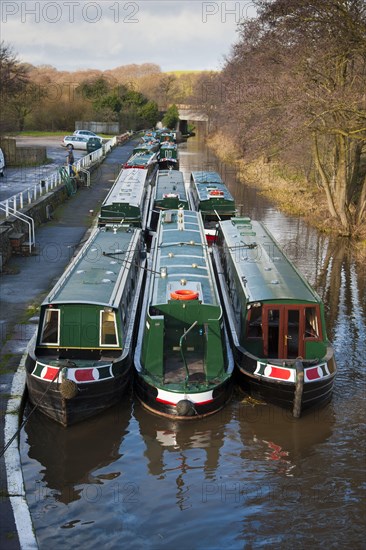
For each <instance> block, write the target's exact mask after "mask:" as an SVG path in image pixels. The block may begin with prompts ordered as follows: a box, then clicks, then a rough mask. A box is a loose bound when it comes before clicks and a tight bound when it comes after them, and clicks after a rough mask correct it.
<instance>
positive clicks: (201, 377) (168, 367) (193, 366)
mask: <svg viewBox="0 0 366 550" xmlns="http://www.w3.org/2000/svg"><path fill="white" fill-rule="evenodd" d="M185 358H186V361H187V367H188V370H189V378H188V380H189V381H190V382H198V383H202V382H205V381H206V374H205V372H204V365H203V356H202V353H199V352H197V351H186V352H185ZM186 375H187V371H186V368H185V365H184V362H183V358H182V355H181V353H180V351H173V352H171V353H170V354H169V357H165V358H164V384H177V383H181V382H184V380H185V378H186Z"/></svg>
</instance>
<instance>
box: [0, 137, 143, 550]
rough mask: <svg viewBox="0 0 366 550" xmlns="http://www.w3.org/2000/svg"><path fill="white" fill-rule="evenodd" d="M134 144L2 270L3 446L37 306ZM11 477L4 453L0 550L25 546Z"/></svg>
mask: <svg viewBox="0 0 366 550" xmlns="http://www.w3.org/2000/svg"><path fill="white" fill-rule="evenodd" d="M134 144H135V142H133V141H131V142H128V143H126V144H124V145H123V146H119V147H116V148H115V149H114V150H113V151H112V152H111V153H110V154H109V155H108V157H107V158H106V159H105V160H104V162H103V163H102V164H101V165H100V166H99V168H98V169H97V170H96V171H94V172H93V174H92V177H91V187H90V188H86V187H85V188H81V189H80V190H79V191H78V192H77V193H76V195H74V196H72V197H70V198H69V199H68V200H67V201H66V202H65V203H64V204H63V205H61V206H60V207H59V208H58V209H57V210H56V211H55V212H54V214H53V219H52V220H51V221H50V222H49V223H47V224H45V225H43V226H41V227H38V228H36V253H35V255H32V256H29V257H24V256H13V257H12V258H11V260H10V262H9V263H8V264H7V265H6V267H5V269H4V271H3V272H2V273H1V274H0V344H1V351H0V448H3V446H4V427H5V417H6V410H7V405H8V398H9V396H10V394H11V387H12V381H13V377H14V373H15V372H16V370H17V367H18V365H19V362H20V359H21V357H22V355H23V353H24V351H25V349H26V347H27V344H28V342H29V339H30V338H31V336H32V335H33V334H34V331H35V328H36V323H37V315H36V308H37V306H38V305H39V304H40V302H41V301H42V300H43V298H44V297H45V296H46V294H47V293H48V291H49V290H50V289H51V288H52V286H53V284H54V283H55V282H56V281H57V280H58V278H59V277H60V275H61V274H62V272H63V271H64V269H65V267H66V266H67V264H68V262H69V260H70V258H71V257H72V255H73V253H74V251H75V248H76V247H77V246H78V245H79V243H80V241H81V240H83V239H84V238H85V234H86V232H87V230H88V228H90V226H91V225H92V223H93V218H94V217H95V216H96V215H97V212H98V210H99V208H100V206H101V203H102V202H103V199H104V198H105V196H106V194H107V193H108V191H109V189H110V188H111V186H112V184H113V182H114V181H115V179H116V177H117V175H118V173H119V171H120V168H121V164H122V163H123V162H125V161H126V160H127V159H128V157H129V156H130V154H131V152H132V149H133V146H134ZM8 481H9V480H7V473H6V468H5V461H4V457H1V458H0V547H1V549H2V550H8V549H9V550H13V549H19V548H21V541H20V539H19V537H18V533H17V529H16V524H15V519H14V513H13V506H12V504H11V502H10V498H9V496H10V495H11V493H12V492H13V493H18V497H19V498H20V499H22V501H23V504H24V502H25V498H24V495H22V487H18V488H16V487H9V486H8V485H9V483H8ZM9 494H10V495H9ZM13 501H14V499H13ZM23 548H25V546H24V545H23Z"/></svg>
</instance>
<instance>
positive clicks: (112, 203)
mask: <svg viewBox="0 0 366 550" xmlns="http://www.w3.org/2000/svg"><path fill="white" fill-rule="evenodd" d="M149 181H150V180H149V172H148V170H147V169H142V168H130V169H128V170H125V169H122V170H121V172H120V173H119V175H118V177H117V179H116V181H115V183H114V184H113V187H112V188H111V190H110V191H109V193H108V195H107V196H106V198H105V199H104V201H103V204H102V207H101V209H100V214H99V218H98V225H105V224H130V225H133V226H136V227H142V228H145V227H146V222H147V216H148V209H149V201H150V193H151V187H150V185H149Z"/></svg>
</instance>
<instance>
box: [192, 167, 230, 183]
mask: <svg viewBox="0 0 366 550" xmlns="http://www.w3.org/2000/svg"><path fill="white" fill-rule="evenodd" d="M191 179H192V180H193V181H194V182H195V183H224V182H223V181H222V179H221V176H220V174H218V173H217V172H208V171H205V170H202V171H197V172H192V173H191Z"/></svg>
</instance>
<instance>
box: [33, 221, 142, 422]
mask: <svg viewBox="0 0 366 550" xmlns="http://www.w3.org/2000/svg"><path fill="white" fill-rule="evenodd" d="M144 256H146V254H145V251H144V245H143V240H142V231H141V230H140V229H136V228H132V227H123V226H121V227H118V228H117V227H108V226H106V227H102V228H97V229H95V230H94V232H93V233H92V235H91V237H90V238H89V240H88V241H87V242H86V243H85V244H84V246H83V247H82V249H81V250H80V251H79V253H78V254H77V256H76V257H75V258H74V260H73V261H72V262H71V263H70V264H69V266H68V268H67V269H66V271H65V273H64V275H63V276H62V277H61V279H60V280H59V282H58V283H57V284H56V285H55V287H54V288H53V289H52V290H51V292H50V293H49V295H48V296H47V298H46V299H45V301H44V302H43V304H42V305H41V311H40V319H39V327H38V331H37V334H36V336H35V338H34V339H33V340H32V342H31V343H30V346H29V350H28V354H27V358H26V376H27V387H28V394H29V400H30V402H31V403H32V404H33V405H37V407H38V409H39V410H40V411H42V412H43V413H44V414H45V415H47V416H49V417H50V418H52V419H53V420H56V421H57V422H59V423H60V424H62V425H64V426H69V425H71V424H75V423H77V422H80V421H82V420H85V419H86V418H88V417H91V416H93V415H96V414H98V413H99V412H101V411H103V410H104V409H106V408H108V407H110V406H111V405H114V404H115V403H116V402H118V401H119V400H120V399H121V396H122V394H123V392H124V391H125V390H126V389H127V387H128V384H129V382H130V380H131V375H132V372H131V365H132V356H133V345H134V328H135V319H136V315H137V313H138V308H139V299H140V294H141V286H142V282H143V276H144V267H145V262H146V260H145V258H144Z"/></svg>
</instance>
